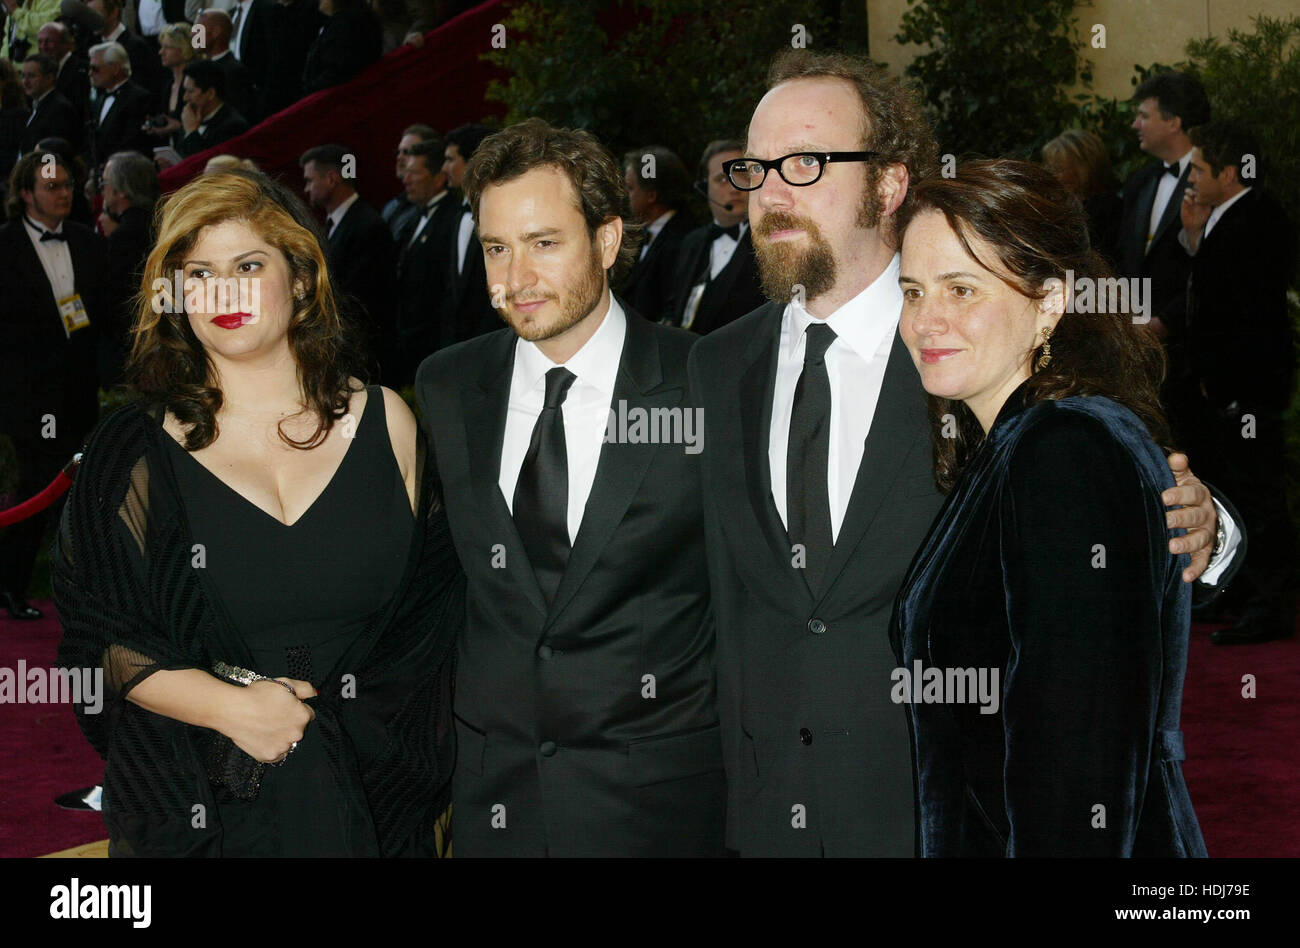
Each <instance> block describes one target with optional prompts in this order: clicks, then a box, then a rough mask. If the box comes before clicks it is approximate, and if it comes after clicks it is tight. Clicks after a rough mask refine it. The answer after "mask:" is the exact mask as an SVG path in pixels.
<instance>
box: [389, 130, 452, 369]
mask: <svg viewBox="0 0 1300 948" xmlns="http://www.w3.org/2000/svg"><path fill="white" fill-rule="evenodd" d="M409 151H410V153H409V154H408V155H407V158H406V165H405V168H406V170H405V172H404V173H403V176H402V184H403V187H404V188H405V190H406V196H407V198H408V199H409V200H410V202H411V205H412V206H413V207H414V208H416V213H415V215H414V216H413V217H412V218H411V219H410V220H409V222H408V223H407V226H406V228H405V229H404V230H403V231H402V233H401V235H400V236H399V237H398V240H397V249H398V260H397V305H396V307H395V308H394V314H395V325H393V327H392V328H391V329H388V330H386V338H387V340H388V344H387V346H385V347H381V349H380V361H381V363H382V364H383V366H384V378H385V379H386V380H387V382H386V384H388V385H392V386H395V387H400V386H404V385H410V384H411V383H412V382H413V381H414V380H415V369H416V367H417V366H418V365H419V364H420V361H421V360H422V359H424V357H425V356H427V355H429V353H431V352H435V351H436V350H438V349H441V348H443V347H445V346H449V345H451V344H452V343H454V342H456V340H457V336H456V327H455V324H454V323H453V322H452V321H451V317H450V315H449V313H448V306H447V298H448V297H449V296H451V294H452V285H453V284H452V280H453V276H452V274H453V272H454V271H453V267H454V266H455V254H456V228H457V226H458V225H459V224H460V221H461V220H462V215H461V207H460V200H459V198H460V195H459V194H458V193H454V192H451V191H448V190H447V175H446V173H445V172H443V170H442V168H443V165H442V164H441V163H440V162H441V161H442V159H443V155H444V153H445V146H444V144H443V141H442V139H441V138H432V139H429V140H428V141H421V142H416V143H415V144H413V145H411V147H410V150H409ZM385 354H386V356H387V358H386V360H385Z"/></svg>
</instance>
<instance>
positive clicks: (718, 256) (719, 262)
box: [709, 221, 749, 280]
mask: <svg viewBox="0 0 1300 948" xmlns="http://www.w3.org/2000/svg"><path fill="white" fill-rule="evenodd" d="M715 223H716V221H715ZM718 226H722V225H720V224H719V225H718ZM748 227H749V224H748V223H746V222H745V221H741V222H740V234H739V236H740V237H744V236H745V230H746V229H747V228H748ZM739 246H740V241H739V240H732V239H731V235H730V234H719V235H718V236H717V237H714V238H713V246H711V247H710V248H709V279H710V280H716V279H717V278H718V274H719V273H721V272H722V271H723V270H725V269H726V267H727V264H729V263H730V262H731V258H732V257H734V256H735V255H736V248H737V247H739Z"/></svg>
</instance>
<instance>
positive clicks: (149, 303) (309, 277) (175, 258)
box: [126, 170, 365, 451]
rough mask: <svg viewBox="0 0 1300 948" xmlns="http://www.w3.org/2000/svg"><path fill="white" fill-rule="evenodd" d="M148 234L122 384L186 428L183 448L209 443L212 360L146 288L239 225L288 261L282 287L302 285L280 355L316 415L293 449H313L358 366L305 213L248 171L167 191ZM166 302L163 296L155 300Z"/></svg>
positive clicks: (350, 332)
mask: <svg viewBox="0 0 1300 948" xmlns="http://www.w3.org/2000/svg"><path fill="white" fill-rule="evenodd" d="M155 221H156V224H155V232H156V233H157V235H158V238H157V241H156V242H155V244H154V247H153V250H152V251H151V252H150V254H149V257H148V259H147V260H146V261H145V265H144V272H143V275H142V278H141V285H140V290H139V292H138V293H137V294H136V297H135V312H136V318H135V325H134V326H133V327H132V332H133V334H134V340H133V343H132V346H131V354H130V356H129V358H128V360H127V365H126V378H127V385H128V387H130V388H131V389H133V390H135V391H136V392H138V393H139V394H140V395H141V396H142V397H143V399H144V401H145V403H146V404H153V405H162V406H164V407H166V409H167V410H168V411H170V412H171V413H172V414H173V415H175V416H176V418H177V419H178V420H179V421H180V422H182V423H183V424H186V425H189V426H191V427H190V430H189V433H188V434H187V435H186V439H185V448H186V449H187V450H189V451H198V450H199V449H201V448H205V447H207V446H208V445H210V444H211V443H212V442H213V441H214V440H215V439H216V437H217V434H218V430H217V420H216V416H217V412H218V411H220V410H221V405H222V394H221V390H220V389H219V388H217V387H216V386H215V385H214V384H213V374H212V373H213V364H212V358H211V356H210V355H209V354H208V352H207V350H205V349H204V348H203V345H202V343H200V342H199V340H198V337H197V336H195V335H194V330H193V329H191V328H190V320H189V316H188V315H187V314H186V312H185V307H184V305H183V304H182V303H181V301H175V303H174V305H159V304H160V302H161V301H160V298H159V293H157V292H155V290H154V287H160V286H163V285H170V284H171V282H172V274H173V273H175V272H177V271H179V270H181V267H182V262H183V261H184V259H185V255H186V254H188V253H189V252H190V250H191V249H193V247H194V244H195V243H196V242H197V241H198V237H199V233H200V231H201V230H203V228H205V227H211V226H213V225H216V224H221V223H224V222H226V221H243V222H245V223H247V224H248V225H249V226H250V227H251V228H252V229H253V230H255V231H257V232H258V233H259V234H260V235H261V236H262V239H264V240H265V241H266V242H267V243H269V244H271V245H272V246H273V247H276V248H277V249H279V251H280V252H281V253H283V254H284V257H285V260H286V261H287V262H288V264H289V272H290V274H291V282H294V283H300V284H301V285H302V286H303V287H304V290H305V292H304V296H303V298H302V299H301V300H295V301H294V303H293V307H294V310H293V315H292V317H291V318H290V321H289V334H288V336H289V349H290V351H291V352H292V353H293V356H294V360H295V361H296V362H297V364H298V379H299V383H300V385H301V387H302V397H303V402H304V404H305V405H306V406H307V408H308V409H309V410H311V411H313V412H314V413H315V415H316V418H317V426H316V431H315V433H314V434H313V435H312V436H311V437H309V438H307V439H305V440H303V441H295V440H293V439H292V438H290V437H289V436H288V435H286V434H285V432H284V429H283V428H281V429H280V439H281V440H282V441H284V442H285V444H288V445H289V446H291V447H294V448H301V449H309V448H314V447H316V446H317V445H319V444H321V443H322V442H323V441H324V440H325V438H326V436H327V435H328V434H329V432H330V429H331V428H333V426H334V422H335V421H336V420H337V419H339V418H341V417H343V415H344V414H345V413H346V412H347V408H348V401H349V398H350V396H351V393H352V388H351V382H350V379H351V378H352V377H353V376H360V377H362V378H364V373H365V369H364V360H363V358H362V356H361V353H360V350H359V348H358V342H357V330H356V327H355V325H354V324H353V323H352V322H351V320H349V319H348V318H347V317H346V316H345V315H344V314H343V313H342V312H341V311H340V309H339V304H338V300H337V298H336V297H335V294H334V290H333V288H332V286H331V285H330V274H329V270H328V267H327V265H326V262H325V255H324V253H323V252H322V250H321V246H322V244H323V243H324V238H323V237H322V236H321V234H320V230H319V226H318V225H317V223H316V221H315V219H314V218H313V217H312V216H311V213H310V212H309V211H308V210H307V208H306V207H305V206H304V205H303V203H302V201H300V200H299V199H298V197H297V196H296V195H295V194H294V193H293V192H292V191H290V190H289V189H288V188H286V187H285V186H284V185H282V184H279V183H278V182H276V181H273V180H271V179H270V178H268V177H267V176H266V175H265V174H262V173H261V172H256V171H243V170H238V171H224V172H219V173H216V174H205V175H200V176H199V177H197V178H195V179H194V180H192V181H190V182H189V183H188V184H186V185H185V186H184V187H182V188H181V189H180V190H178V191H176V192H175V193H174V194H172V195H171V196H170V197H169V198H168V199H167V200H166V201H165V202H163V203H162V204H161V205H160V206H159V208H158V210H157V211H156V212H155ZM162 295H163V296H165V297H167V298H168V299H169V298H170V296H171V293H170V292H165V293H162Z"/></svg>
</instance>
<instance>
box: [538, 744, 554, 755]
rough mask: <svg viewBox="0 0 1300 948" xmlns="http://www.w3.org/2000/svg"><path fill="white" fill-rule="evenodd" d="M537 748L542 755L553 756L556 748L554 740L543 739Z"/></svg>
mask: <svg viewBox="0 0 1300 948" xmlns="http://www.w3.org/2000/svg"><path fill="white" fill-rule="evenodd" d="M537 750H538V751H539V752H540V753H541V755H542V756H543V757H554V756H555V750H556V747H555V741H543V742H542V746H541V747H539V748H537Z"/></svg>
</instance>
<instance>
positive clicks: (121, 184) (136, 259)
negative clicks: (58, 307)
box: [99, 151, 161, 388]
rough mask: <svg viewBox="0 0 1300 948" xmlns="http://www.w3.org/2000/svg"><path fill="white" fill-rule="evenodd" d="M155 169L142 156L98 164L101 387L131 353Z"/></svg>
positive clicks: (118, 377)
mask: <svg viewBox="0 0 1300 948" xmlns="http://www.w3.org/2000/svg"><path fill="white" fill-rule="evenodd" d="M160 193H161V192H160V189H159V186H158V169H157V168H155V167H154V163H153V162H152V161H150V160H149V159H148V158H146V157H145V156H144V155H142V154H140V153H139V152H135V151H119V152H117V153H116V154H113V155H110V156H109V159H108V161H106V162H104V210H103V211H102V212H101V213H100V215H99V229H100V231H101V232H102V233H103V234H104V236H105V237H107V238H108V279H109V293H108V297H109V304H110V307H109V312H108V313H106V314H105V317H106V318H105V320H104V322H103V325H101V326H100V333H99V378H100V384H101V385H102V386H103V387H104V388H109V387H110V386H113V385H117V384H119V383H120V382H121V381H122V367H123V366H124V365H125V363H126V356H127V354H128V352H129V351H130V348H131V334H130V329H131V326H132V325H133V324H134V323H135V306H134V303H135V294H136V293H138V292H139V291H140V279H141V276H142V274H143V273H144V262H145V259H146V258H147V257H148V256H149V251H150V250H151V249H152V248H153V209H154V205H155V204H157V203H158V197H159V195H160Z"/></svg>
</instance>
